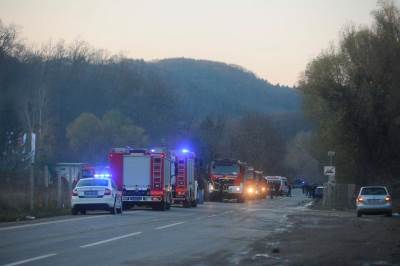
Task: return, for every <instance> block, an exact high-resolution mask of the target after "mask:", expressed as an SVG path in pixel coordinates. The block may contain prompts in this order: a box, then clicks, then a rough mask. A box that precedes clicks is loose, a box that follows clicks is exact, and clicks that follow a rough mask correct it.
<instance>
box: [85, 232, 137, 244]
mask: <svg viewBox="0 0 400 266" xmlns="http://www.w3.org/2000/svg"><path fill="white" fill-rule="evenodd" d="M141 233H142V232H135V233H131V234H127V235H122V236H117V237H113V238H110V239H105V240H102V241H98V242H94V243H90V244H86V245H83V246H80V247H81V248H88V247H93V246H97V245H101V244H104V243H108V242H111V241H115V240H119V239H123V238H127V237H131V236H137V235H140V234H141Z"/></svg>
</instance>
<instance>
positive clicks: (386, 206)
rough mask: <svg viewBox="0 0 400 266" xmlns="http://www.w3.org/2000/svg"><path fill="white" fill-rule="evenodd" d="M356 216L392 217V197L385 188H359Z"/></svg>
mask: <svg viewBox="0 0 400 266" xmlns="http://www.w3.org/2000/svg"><path fill="white" fill-rule="evenodd" d="M356 205H357V216H358V217H361V215H363V214H386V215H387V216H392V211H393V207H392V197H391V196H390V194H389V192H388V190H387V188H386V187H385V186H368V187H361V188H360V192H359V194H358V197H357V199H356Z"/></svg>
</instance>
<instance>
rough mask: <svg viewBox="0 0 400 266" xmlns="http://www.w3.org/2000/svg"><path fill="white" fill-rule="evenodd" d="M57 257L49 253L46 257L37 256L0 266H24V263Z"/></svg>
mask: <svg viewBox="0 0 400 266" xmlns="http://www.w3.org/2000/svg"><path fill="white" fill-rule="evenodd" d="M55 255H57V254H56V253H50V254H46V255H42V256H38V257H33V258H30V259H26V260H20V261H16V262H12V263H8V264H4V265H2V266H15V265H20V264H24V263H28V262H32V261H35V260H42V259H45V258H48V257H53V256H55Z"/></svg>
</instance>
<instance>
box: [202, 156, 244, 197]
mask: <svg viewBox="0 0 400 266" xmlns="http://www.w3.org/2000/svg"><path fill="white" fill-rule="evenodd" d="M208 173H209V185H208V191H209V196H210V199H211V200H217V201H222V200H223V199H237V201H238V202H243V201H244V184H243V182H244V173H245V164H244V163H243V162H241V161H238V160H232V159H222V160H214V161H212V162H211V164H210V166H209V171H208Z"/></svg>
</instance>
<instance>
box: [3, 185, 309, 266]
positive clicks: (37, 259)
mask: <svg viewBox="0 0 400 266" xmlns="http://www.w3.org/2000/svg"><path fill="white" fill-rule="evenodd" d="M304 200H305V198H304V196H302V195H301V193H300V191H294V196H293V197H291V198H288V197H279V198H274V199H273V200H270V199H266V200H259V201H252V202H246V203H241V204H240V203H228V202H225V203H216V202H207V203H205V204H203V205H198V207H197V208H190V209H184V208H180V207H175V208H171V210H170V211H165V212H161V211H152V210H133V211H126V212H124V213H123V214H122V215H109V214H101V213H94V214H93V213H92V214H90V213H89V214H88V215H79V216H63V217H58V218H52V219H41V220H37V221H31V222H24V223H22V222H20V223H13V224H10V223H8V224H3V225H0V265H21V264H22V265H227V264H241V263H240V262H241V261H242V258H243V257H245V256H246V255H247V254H248V253H249V251H250V248H251V246H252V245H253V244H254V243H256V242H257V241H259V240H260V239H265V238H267V237H268V236H269V235H271V234H273V233H276V232H285V231H286V230H288V229H289V228H290V226H291V224H290V223H289V222H288V219H287V217H288V215H289V214H298V213H302V212H304V211H306V209H305V208H304V204H305V203H304Z"/></svg>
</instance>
